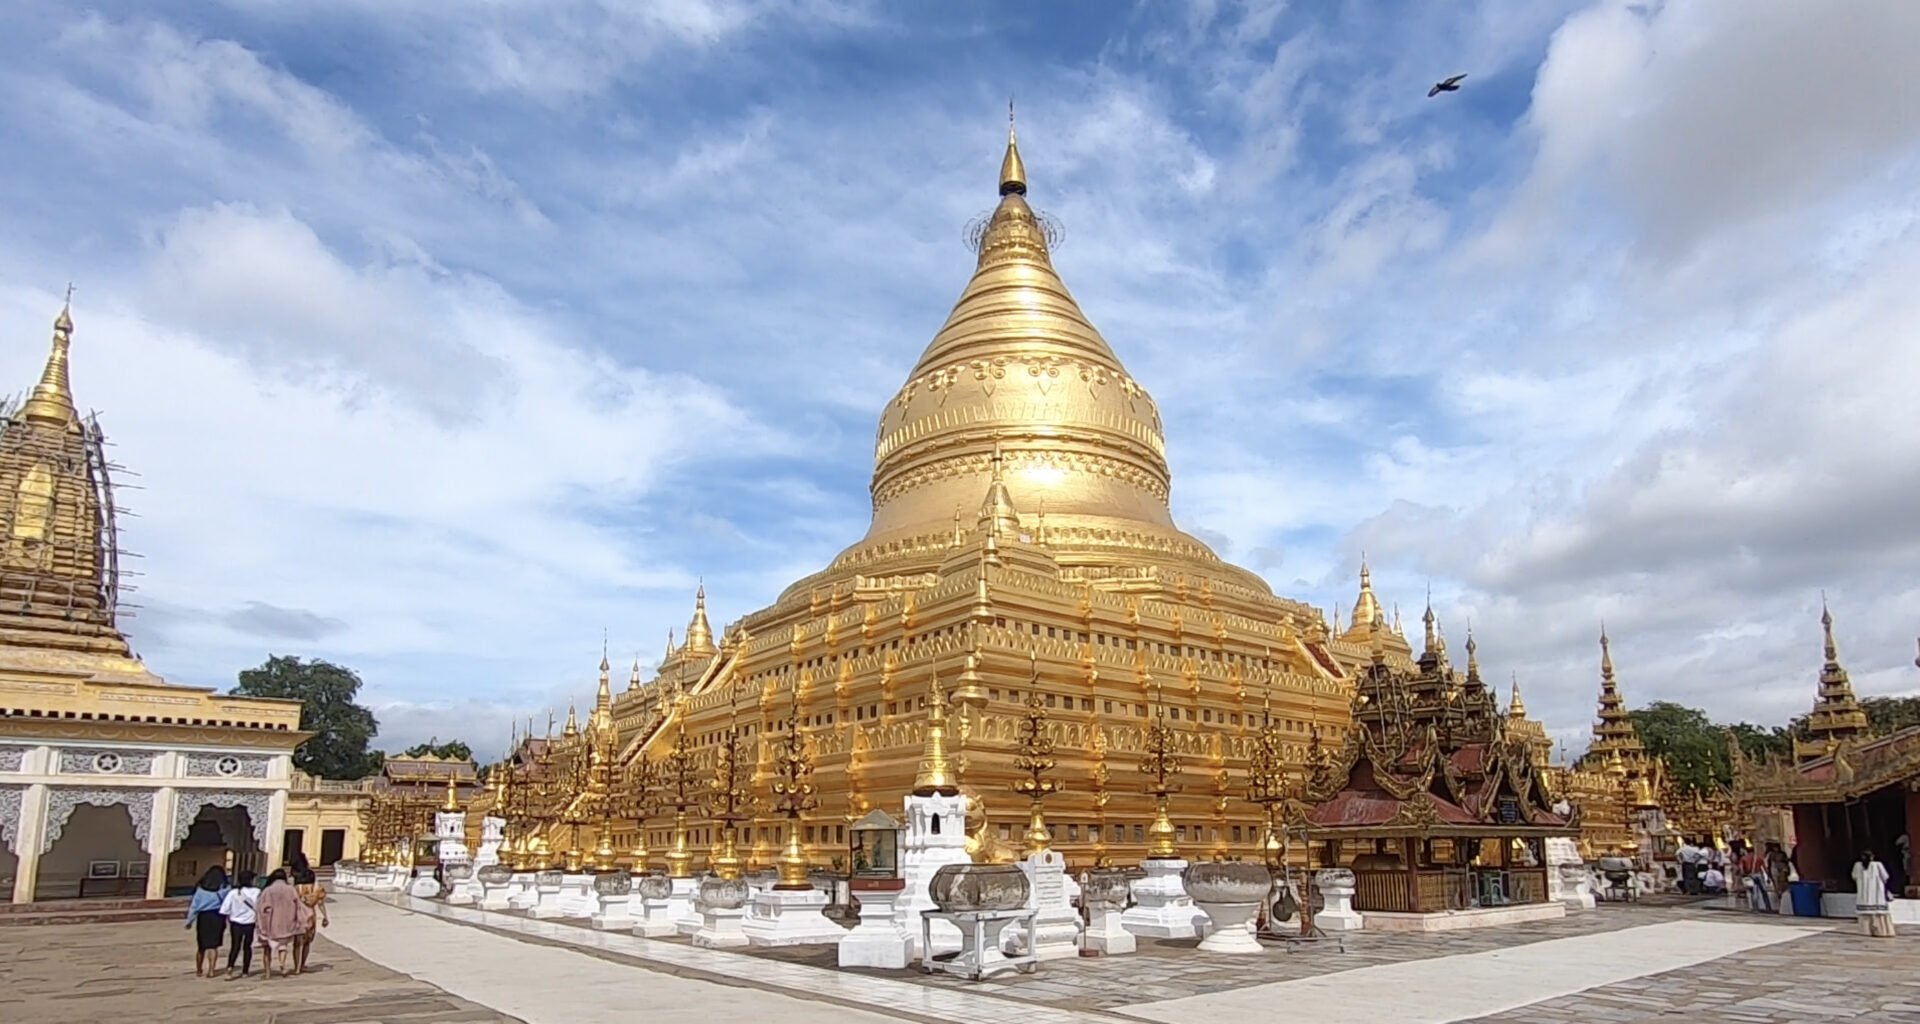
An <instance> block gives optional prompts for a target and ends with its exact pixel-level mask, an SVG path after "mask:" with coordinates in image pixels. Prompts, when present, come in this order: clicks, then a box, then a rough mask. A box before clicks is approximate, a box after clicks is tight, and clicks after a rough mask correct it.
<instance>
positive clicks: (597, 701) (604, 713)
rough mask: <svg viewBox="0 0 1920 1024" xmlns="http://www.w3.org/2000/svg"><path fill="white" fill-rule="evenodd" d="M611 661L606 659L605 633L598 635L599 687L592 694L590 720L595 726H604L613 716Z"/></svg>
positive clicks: (609, 722)
mask: <svg viewBox="0 0 1920 1024" xmlns="http://www.w3.org/2000/svg"><path fill="white" fill-rule="evenodd" d="M612 671H613V663H612V662H609V661H608V660H607V638H606V634H605V633H602V634H601V636H600V689H599V691H598V692H597V693H595V694H594V696H593V716H592V721H593V724H594V726H595V727H596V728H603V729H604V728H606V727H607V726H608V725H610V724H612V723H611V718H612V716H613V686H612V684H611V679H612Z"/></svg>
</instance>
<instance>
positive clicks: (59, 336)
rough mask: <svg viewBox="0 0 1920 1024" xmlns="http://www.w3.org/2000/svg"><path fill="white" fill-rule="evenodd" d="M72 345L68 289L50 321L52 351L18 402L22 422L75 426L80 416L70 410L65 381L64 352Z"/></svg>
mask: <svg viewBox="0 0 1920 1024" xmlns="http://www.w3.org/2000/svg"><path fill="white" fill-rule="evenodd" d="M72 344H73V289H72V288H71V287H69V288H68V289H67V302H66V304H65V305H62V306H61V307H60V315H59V316H56V317H54V318H53V350H52V351H51V352H49V353H48V354H47V365H46V366H45V368H43V369H42V370H41V371H40V382H39V383H38V384H35V385H34V386H33V393H32V394H31V395H29V396H27V400H26V401H25V402H23V403H21V406H20V416H21V418H22V419H27V420H32V421H33V422H36V423H48V424H54V425H66V424H73V423H78V422H79V421H80V414H79V412H77V411H76V410H75V409H74V407H73V388H72V386H71V385H70V384H69V383H68V382H67V351H68V348H69V347H70V346H71V345H72Z"/></svg>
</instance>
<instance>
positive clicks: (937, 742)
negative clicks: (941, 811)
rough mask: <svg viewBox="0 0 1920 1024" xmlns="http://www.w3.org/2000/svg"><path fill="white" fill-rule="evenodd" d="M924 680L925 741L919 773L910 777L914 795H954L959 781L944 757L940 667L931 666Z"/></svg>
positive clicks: (944, 709) (943, 694)
mask: <svg viewBox="0 0 1920 1024" xmlns="http://www.w3.org/2000/svg"><path fill="white" fill-rule="evenodd" d="M929 673H930V681H929V682H928V683H927V689H928V698H927V744H926V747H925V749H924V750H922V752H921V754H920V772H919V774H917V775H915V776H914V777H913V795H914V796H933V795H934V794H936V793H937V794H939V795H941V796H954V795H957V794H958V793H959V792H960V782H959V780H958V779H956V778H955V777H954V772H953V763H952V762H951V761H949V760H948V759H947V693H946V691H945V690H942V689H941V688H940V672H939V669H938V668H937V667H936V668H930V669H929Z"/></svg>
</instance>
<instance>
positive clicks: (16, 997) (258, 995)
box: [0, 895, 1920, 1024]
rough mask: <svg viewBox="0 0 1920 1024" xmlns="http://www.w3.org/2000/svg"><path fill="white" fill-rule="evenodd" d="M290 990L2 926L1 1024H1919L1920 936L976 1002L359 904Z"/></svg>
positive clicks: (1291, 972)
mask: <svg viewBox="0 0 1920 1024" xmlns="http://www.w3.org/2000/svg"><path fill="white" fill-rule="evenodd" d="M334 908H335V909H334V914H333V928H332V929H331V930H330V931H329V932H328V933H327V940H326V941H323V942H322V943H321V945H320V947H319V949H318V951H317V954H316V957H315V959H316V961H318V962H323V963H324V969H323V970H321V971H319V972H316V973H315V974H313V975H310V976H307V977H302V978H295V979H289V980H285V981H281V980H276V981H273V982H261V981H256V980H242V981H238V982H226V981H212V982H208V981H201V980H198V979H195V978H194V977H193V972H192V965H191V952H190V949H189V947H190V945H191V940H190V938H189V936H188V934H187V933H186V932H184V931H182V930H181V929H180V927H179V925H177V924H173V923H169V922H146V923H140V924H130V925H115V926H104V925H75V926H45V927H31V928H26V927H23V928H9V929H0V1019H4V1020H22V1021H34V1022H49V1024H52V1022H67V1021H73V1022H80V1021H98V1020H150V1019H151V1020H159V1019H181V1020H212V1021H217V1022H227V1021H236V1022H237V1021H266V1022H273V1024H356V1022H362V1021H365V1022H376V1021H378V1022H396V1024H445V1022H452V1021H473V1022H504V1021H513V1020H519V1021H526V1022H530V1024H547V1022H553V1024H596V1022H601V1021H606V1022H613V1021H634V1020H644V1021H646V1022H648V1024H683V1022H684V1024H713V1022H714V1021H715V1020H737V1019H742V1018H743V1017H748V1016H751V1017H752V1018H755V1019H774V1020H778V1021H779V1022H780V1024H827V1022H828V1021H833V1022H835V1024H883V1022H887V1021H900V1020H908V1021H917V1022H922V1024H958V1022H961V1021H965V1022H968V1024H977V1022H980V1021H991V1020H1005V1019H1014V1020H1020V1021H1022V1022H1023V1024H1139V1022H1142V1021H1159V1022H1164V1024H1187V1022H1192V1024H1203V1022H1204V1024H1213V1022H1215V1021H1221V1020H1234V1019H1240V1020H1249V1019H1252V1020H1258V1019H1275V1018H1281V1017H1284V1018H1285V1019H1289V1020H1306V1021H1312V1022H1314V1024H1342V1022H1346V1021H1352V1022H1355V1024H1358V1022H1363V1021H1364V1022H1367V1024H1396V1022H1406V1024H1442V1022H1451V1021H1486V1022H1499V1024H1572V1022H1588V1021H1593V1022H1634V1021H1652V1020H1656V1019H1658V1020H1662V1021H1672V1020H1688V1021H1693V1022H1701V1021H1732V1022H1739V1024H1788V1022H1803V1021H1819V1020H1827V1019H1834V1020H1838V1019H1842V1018H1852V1019H1857V1020H1861V1021H1866V1022H1871V1024H1878V1022H1894V1021H1899V1022H1907V1024H1920V935H1916V934H1903V935H1901V936H1900V937H1899V938H1896V939H1893V940H1890V941H1869V940H1867V939H1865V938H1863V937H1861V936H1859V935H1857V934H1855V933H1854V932H1853V931H1852V929H1851V927H1850V926H1849V925H1850V923H1849V922H1839V923H1835V922H1805V921H1795V920H1793V919H1781V918H1771V917H1760V916H1755V915H1746V914H1737V913H1728V912H1720V911H1712V910H1705V909H1701V908H1698V907H1650V906H1639V907H1603V908H1601V909H1599V910H1596V911H1593V912H1590V913H1584V914H1578V915H1575V916H1572V917H1569V918H1567V919H1565V920H1561V921H1553V922H1544V923H1538V924H1529V925H1519V926H1514V927H1509V928H1500V929H1484V930H1479V931H1472V932H1457V933H1451V934H1441V935H1428V936H1414V935H1366V934H1364V933H1363V934H1361V935H1356V936H1350V937H1348V938H1347V940H1346V950H1345V951H1344V952H1343V951H1342V950H1341V949H1340V948H1339V947H1338V946H1337V945H1336V944H1333V943H1327V942H1322V943H1315V944H1312V945H1298V946H1285V945H1280V944H1275V945H1274V947H1273V948H1271V949H1270V950H1269V951H1268V952H1267V953H1266V955H1264V956H1258V957H1227V956H1218V955H1210V954H1201V953H1198V952H1197V951H1195V950H1193V949H1192V948H1191V946H1192V943H1174V942H1162V943H1143V944H1142V949H1141V952H1140V953H1138V954H1136V955H1133V956H1126V957H1112V958H1103V959H1089V960H1068V961H1056V962H1052V963H1048V964H1044V965H1042V967H1041V969H1040V971H1039V972H1038V973H1036V974H1033V975H1027V976H1012V975H1003V976H1001V977H999V978H996V979H994V980H992V981H988V982H983V983H967V982H962V981H958V980H950V979H946V978H944V977H929V976H925V975H921V974H920V973H918V972H917V971H898V972H895V971H862V972H849V971H839V970H834V969H831V968H830V967H828V966H826V964H827V963H829V962H830V960H829V958H828V957H826V956H823V951H822V950H819V949H814V950H806V949H801V950H784V951H779V952H777V953H772V954H764V953H744V952H719V951H713V950H701V949H696V948H693V947H692V946H691V945H688V944H686V943H685V942H683V941H678V940H644V939H635V938H633V937H632V936H629V935H625V934H623V933H618V932H595V931H592V930H590V929H587V928H584V927H580V926H577V925H573V924H565V923H558V922H541V921H530V920H526V919H524V918H521V917H519V916H518V915H506V914H486V913H482V912H480V911H476V910H471V909H467V908H452V907H446V906H444V905H440V904H429V903H424V902H416V901H411V900H407V899H404V898H395V899H387V900H381V899H373V898H368V897H364V896H358V895H344V896H341V897H339V898H337V899H336V901H335V903H334Z"/></svg>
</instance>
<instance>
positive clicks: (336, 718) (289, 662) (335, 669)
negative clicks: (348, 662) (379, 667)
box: [233, 654, 380, 779]
mask: <svg viewBox="0 0 1920 1024" xmlns="http://www.w3.org/2000/svg"><path fill="white" fill-rule="evenodd" d="M359 692H360V677H359V676H357V675H355V674H354V673H353V670H352V669H348V668H343V667H341V666H339V665H335V664H333V663H332V662H330V661H321V660H319V659H315V660H313V661H306V662H303V661H301V660H300V659H299V658H296V657H289V656H282V655H278V654H276V655H273V656H271V657H269V658H267V660H266V662H265V663H264V664H262V665H261V666H260V667H259V668H250V669H245V670H243V671H241V673H240V683H239V685H238V686H235V687H234V688H233V694H234V696H238V697H283V698H290V699H293V700H297V701H300V728H301V729H302V730H304V731H307V732H311V733H313V736H312V737H310V738H309V739H308V740H307V741H306V742H305V743H302V744H301V745H300V749H298V750H296V751H294V752H293V765H294V767H296V768H298V769H300V770H301V771H303V772H306V773H307V774H309V775H314V776H318V777H319V778H323V779H359V778H365V777H366V776H368V775H371V774H373V773H374V772H377V771H379V770H380V755H379V754H378V753H377V752H370V751H368V749H367V744H368V743H369V742H371V741H372V739H373V734H374V732H375V731H377V730H378V729H379V727H380V723H379V722H377V721H375V720H374V717H373V712H371V711H368V710H367V709H366V708H363V707H361V706H360V705H359V704H356V703H354V697H355V696H357V695H358V694H359Z"/></svg>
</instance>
